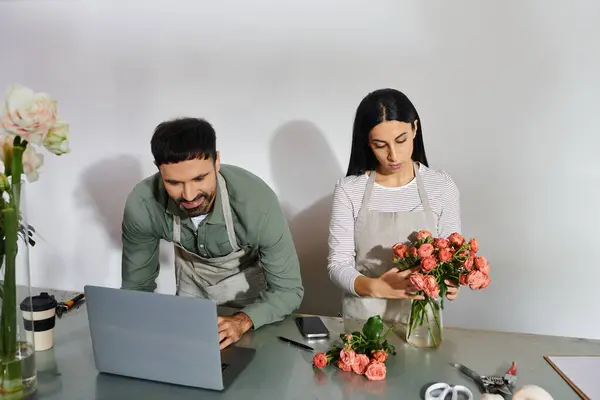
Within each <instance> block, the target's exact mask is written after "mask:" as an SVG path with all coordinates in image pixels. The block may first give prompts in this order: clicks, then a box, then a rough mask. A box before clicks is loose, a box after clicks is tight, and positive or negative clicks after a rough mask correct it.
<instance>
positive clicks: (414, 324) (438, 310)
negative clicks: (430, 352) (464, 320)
mask: <svg viewBox="0 0 600 400" xmlns="http://www.w3.org/2000/svg"><path fill="white" fill-rule="evenodd" d="M443 340H444V324H443V321H442V303H441V298H437V299H427V300H412V304H411V308H410V316H409V320H408V326H407V328H406V341H407V342H408V343H409V344H411V345H412V346H415V347H419V348H436V347H439V346H440V345H441V344H442V341H443Z"/></svg>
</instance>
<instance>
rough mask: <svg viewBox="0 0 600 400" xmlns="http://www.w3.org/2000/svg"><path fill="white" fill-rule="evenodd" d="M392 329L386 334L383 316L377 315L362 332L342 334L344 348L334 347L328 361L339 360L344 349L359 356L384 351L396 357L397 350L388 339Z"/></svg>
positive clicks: (365, 325)
mask: <svg viewBox="0 0 600 400" xmlns="http://www.w3.org/2000/svg"><path fill="white" fill-rule="evenodd" d="M393 328H394V326H392V327H390V328H389V329H388V330H387V332H385V333H384V330H383V329H384V326H383V320H382V319H381V316H379V315H375V316H373V317H371V318H369V319H368V320H367V322H366V323H365V324H364V325H363V328H362V330H361V331H354V332H352V333H342V334H341V335H340V339H341V340H342V343H343V346H341V347H340V346H334V347H333V348H332V349H331V350H329V351H328V352H327V353H326V356H327V361H328V362H329V363H330V362H331V361H332V360H337V359H338V357H339V354H340V352H341V351H342V350H343V349H352V350H354V351H355V352H356V353H358V354H366V355H368V356H369V357H370V356H371V354H372V353H373V352H375V351H378V350H380V351H384V352H386V353H388V354H392V355H396V348H395V347H394V345H393V344H390V343H389V342H388V341H387V339H386V337H387V335H388V334H389V333H390V332H391V331H392V330H393Z"/></svg>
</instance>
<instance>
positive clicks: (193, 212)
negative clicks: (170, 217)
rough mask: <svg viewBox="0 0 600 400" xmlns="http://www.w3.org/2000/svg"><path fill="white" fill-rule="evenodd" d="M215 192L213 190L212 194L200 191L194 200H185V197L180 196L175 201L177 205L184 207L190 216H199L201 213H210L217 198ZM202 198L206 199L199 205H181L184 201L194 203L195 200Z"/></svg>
mask: <svg viewBox="0 0 600 400" xmlns="http://www.w3.org/2000/svg"><path fill="white" fill-rule="evenodd" d="M215 193H216V192H213V193H211V194H208V193H200V194H199V195H198V196H196V198H195V199H194V200H192V201H187V200H184V199H183V198H179V199H177V200H175V202H176V203H177V205H178V206H179V208H180V209H182V210H183V211H185V212H186V213H187V214H188V216H190V217H199V216H200V215H205V214H208V213H209V212H210V208H211V206H212V204H213V199H214V198H215ZM200 199H204V201H203V202H202V204H200V205H199V206H198V207H194V208H186V207H184V206H182V205H181V203H182V202H184V203H193V202H195V201H198V200H200Z"/></svg>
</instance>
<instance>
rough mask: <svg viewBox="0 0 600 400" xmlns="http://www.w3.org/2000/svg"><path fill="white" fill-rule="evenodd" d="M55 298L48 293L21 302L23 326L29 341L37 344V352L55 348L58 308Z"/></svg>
mask: <svg viewBox="0 0 600 400" xmlns="http://www.w3.org/2000/svg"><path fill="white" fill-rule="evenodd" d="M57 305H58V303H57V302H56V300H55V299H54V296H50V295H49V294H48V293H46V292H42V293H40V294H39V295H38V296H33V297H31V298H30V297H27V298H26V299H25V300H23V301H22V302H21V311H23V325H24V326H25V334H26V336H27V341H28V342H32V341H33V343H35V351H44V350H48V349H51V348H52V347H53V346H54V325H55V323H56V306H57Z"/></svg>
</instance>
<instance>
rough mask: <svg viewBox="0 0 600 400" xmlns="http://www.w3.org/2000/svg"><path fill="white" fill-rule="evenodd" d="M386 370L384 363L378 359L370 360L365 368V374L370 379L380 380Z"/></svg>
mask: <svg viewBox="0 0 600 400" xmlns="http://www.w3.org/2000/svg"><path fill="white" fill-rule="evenodd" d="M386 373H387V370H386V368H385V364H384V363H381V362H379V361H372V362H371V363H370V364H369V366H368V367H367V370H366V371H365V376H366V377H367V379H368V380H370V381H380V380H383V379H385V374H386Z"/></svg>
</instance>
